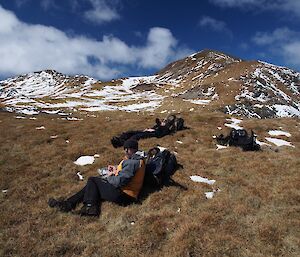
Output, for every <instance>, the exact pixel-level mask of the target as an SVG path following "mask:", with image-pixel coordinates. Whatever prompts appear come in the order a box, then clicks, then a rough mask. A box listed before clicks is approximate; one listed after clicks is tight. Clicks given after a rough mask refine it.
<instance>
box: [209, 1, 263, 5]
mask: <svg viewBox="0 0 300 257" xmlns="http://www.w3.org/2000/svg"><path fill="white" fill-rule="evenodd" d="M210 1H211V2H212V3H214V4H216V5H220V6H224V7H240V6H245V5H253V4H259V3H260V2H263V1H264V0H210Z"/></svg>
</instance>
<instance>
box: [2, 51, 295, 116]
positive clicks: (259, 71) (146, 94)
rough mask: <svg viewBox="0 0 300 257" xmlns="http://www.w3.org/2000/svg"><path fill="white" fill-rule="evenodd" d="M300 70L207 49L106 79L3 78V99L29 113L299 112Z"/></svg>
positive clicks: (43, 75)
mask: <svg viewBox="0 0 300 257" xmlns="http://www.w3.org/2000/svg"><path fill="white" fill-rule="evenodd" d="M299 90H300V74H299V73H298V72H295V71H292V70H290V69H288V68H284V67H279V66H275V65H271V64H268V63H264V62H258V61H244V60H241V59H239V58H235V57H232V56H229V55H226V54H224V53H221V52H217V51H211V50H203V51H201V52H199V53H195V54H193V55H190V56H188V57H186V58H184V59H182V60H179V61H176V62H173V63H171V64H169V65H168V66H166V67H165V68H164V69H162V70H161V71H159V72H158V73H157V74H156V75H154V76H145V77H132V78H123V79H118V80H112V81H109V82H101V81H97V80H95V79H92V78H89V77H87V76H74V77H72V76H65V75H63V74H60V73H58V72H56V71H52V70H46V71H41V72H35V73H30V74H27V75H22V76H18V77H16V78H13V79H7V80H4V81H0V99H1V105H2V106H3V108H4V109H5V110H7V111H16V112H20V113H24V114H37V113H40V112H46V113H58V114H65V113H73V112H76V111H81V112H90V111H101V110H111V111H113V110H122V111H154V110H156V109H158V108H163V107H164V106H168V108H172V109H174V110H176V111H181V109H182V108H183V106H185V107H186V108H190V107H191V106H193V108H197V106H199V105H201V108H210V109H211V110H221V111H224V112H225V113H229V114H235V115H241V116H246V117H255V118H273V117H300V102H299V98H300V97H299Z"/></svg>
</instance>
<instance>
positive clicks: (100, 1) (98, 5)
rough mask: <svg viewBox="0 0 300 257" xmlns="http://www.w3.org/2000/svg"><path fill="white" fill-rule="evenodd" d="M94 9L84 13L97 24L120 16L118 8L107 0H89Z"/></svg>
mask: <svg viewBox="0 0 300 257" xmlns="http://www.w3.org/2000/svg"><path fill="white" fill-rule="evenodd" d="M88 1H89V2H90V3H91V5H92V9H91V10H88V11H86V12H85V13H84V17H85V18H86V19H87V20H89V21H92V22H94V23H97V24H102V23H104V22H110V21H113V20H117V19H119V18H120V15H119V14H118V12H117V10H115V9H114V8H113V7H112V6H110V5H109V4H108V2H107V1H106V0H88Z"/></svg>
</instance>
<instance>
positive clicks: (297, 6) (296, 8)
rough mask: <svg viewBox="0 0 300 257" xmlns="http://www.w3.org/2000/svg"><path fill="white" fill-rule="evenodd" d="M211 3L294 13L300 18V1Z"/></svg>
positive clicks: (214, 0) (216, 0) (223, 0)
mask: <svg viewBox="0 0 300 257" xmlns="http://www.w3.org/2000/svg"><path fill="white" fill-rule="evenodd" d="M210 2H211V3H213V4H215V5H218V6H221V7H239V8H259V10H278V11H284V12H288V13H292V14H294V15H296V16H299V17H300V1H298V0H210ZM256 10H257V9H256Z"/></svg>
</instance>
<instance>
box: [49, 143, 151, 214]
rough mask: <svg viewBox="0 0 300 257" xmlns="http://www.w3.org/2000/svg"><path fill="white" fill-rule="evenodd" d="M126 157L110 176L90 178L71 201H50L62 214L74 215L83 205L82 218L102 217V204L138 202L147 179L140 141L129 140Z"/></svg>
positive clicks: (69, 199) (113, 167)
mask: <svg viewBox="0 0 300 257" xmlns="http://www.w3.org/2000/svg"><path fill="white" fill-rule="evenodd" d="M124 151H125V158H124V159H123V160H122V161H121V162H120V164H119V165H118V166H111V165H109V166H108V170H109V173H108V176H107V177H106V178H102V177H89V179H88V181H87V184H86V186H85V187H84V188H82V189H81V190H80V191H79V192H77V193H76V194H74V195H72V196H71V197H69V198H68V199H67V200H63V201H59V200H56V199H53V198H50V199H49V201H48V204H49V206H50V207H52V208H53V207H55V208H57V209H58V210H60V211H62V212H70V211H72V210H73V209H75V208H76V206H77V205H78V204H79V203H81V202H83V207H82V208H81V211H80V214H81V215H82V216H99V214H100V208H99V207H100V204H101V202H102V201H110V202H115V203H118V204H129V203H132V202H135V201H136V200H137V198H138V195H139V192H140V190H141V188H142V185H143V181H144V176H145V162H144V157H143V155H140V154H139V153H140V152H138V142H137V141H136V140H133V139H129V140H127V141H126V142H125V143H124Z"/></svg>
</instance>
